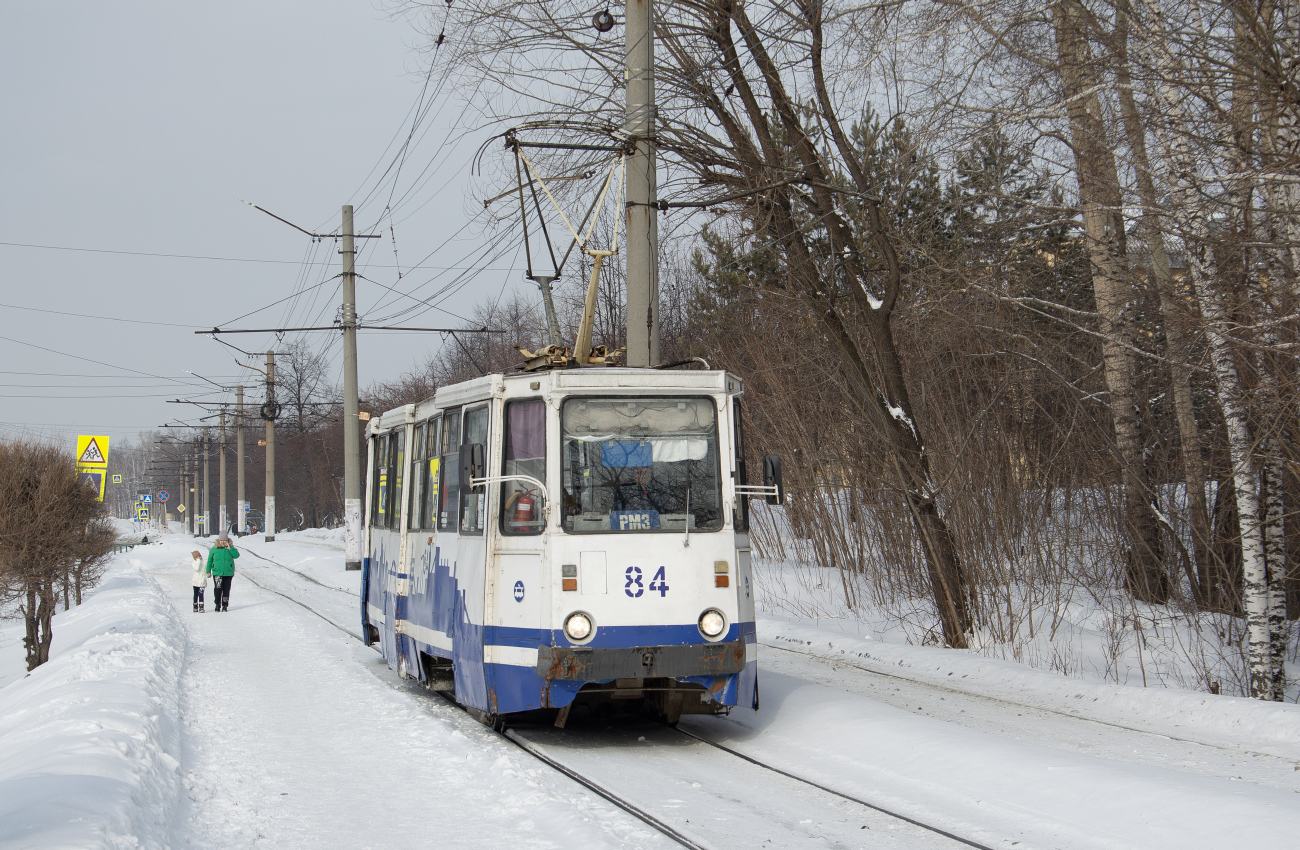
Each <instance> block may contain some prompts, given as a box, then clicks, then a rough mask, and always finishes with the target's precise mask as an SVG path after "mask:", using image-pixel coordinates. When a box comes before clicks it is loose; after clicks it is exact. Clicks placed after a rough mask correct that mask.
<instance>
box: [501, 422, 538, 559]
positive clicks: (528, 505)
mask: <svg viewBox="0 0 1300 850" xmlns="http://www.w3.org/2000/svg"><path fill="white" fill-rule="evenodd" d="M502 432H503V434H504V437H503V440H504V446H503V449H504V450H503V452H502V462H501V474H502V475H505V476H510V475H527V476H530V477H532V478H536V479H537V480H538V481H541V482H543V483H545V481H546V402H544V401H543V400H542V399H540V398H530V399H528V400H527V401H513V402H511V403H510V404H508V405H506V417H505V425H504V426H503V428H502ZM545 498H546V493H545V489H544V488H543V489H541V490H539V489H538V488H537V485H536V484H534V483H533V482H531V481H518V480H516V481H504V482H502V484H501V533H502V534H514V535H524V534H541V533H542V530H543V528H545V526H546V520H545V511H544V510H543V506H544V505H545Z"/></svg>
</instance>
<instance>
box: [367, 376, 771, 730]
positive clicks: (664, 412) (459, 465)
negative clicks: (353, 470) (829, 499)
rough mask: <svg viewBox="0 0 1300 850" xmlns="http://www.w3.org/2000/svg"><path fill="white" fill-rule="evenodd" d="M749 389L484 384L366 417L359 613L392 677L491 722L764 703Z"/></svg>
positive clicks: (502, 380)
mask: <svg viewBox="0 0 1300 850" xmlns="http://www.w3.org/2000/svg"><path fill="white" fill-rule="evenodd" d="M742 389H743V384H742V383H741V381H740V380H739V379H737V378H736V377H734V376H732V375H729V374H727V373H726V372H722V371H666V370H653V369H632V368H603V369H591V368H584V369H568V370H555V371H550V372H524V373H520V374H509V375H501V374H496V375H488V376H485V377H482V378H478V379H475V380H471V381H466V382H464V383H460V384H456V385H454V386H448V387H443V388H441V389H439V390H438V392H437V394H436V395H435V397H434V399H433V400H432V401H425V402H422V403H420V404H411V405H406V406H405V407H400V408H397V409H395V410H390V411H388V412H387V413H385V414H383V415H382V416H380V417H376V418H374V419H372V420H371V421H370V424H369V428H368V430H367V436H368V442H369V452H368V456H369V462H368V470H369V474H368V478H369V485H368V491H367V492H368V498H367V500H366V501H367V505H366V523H365V525H366V543H365V546H366V548H365V558H364V561H363V576H362V602H361V615H362V623H363V632H364V634H365V636H366V639H367V642H368V643H375V642H377V643H378V644H379V645H380V647H381V649H382V651H383V655H384V658H385V659H387V661H388V663H389V665H390V666H391V667H393V668H394V669H396V670H397V671H398V672H399V673H400V674H401V675H403V676H407V677H413V678H418V679H419V680H420V681H421V682H423V683H424V684H425V685H426V686H427V687H429V688H431V689H435V690H454V693H455V699H456V701H457V702H458V703H460V704H461V705H463V706H465V707H466V708H467V709H468V710H470V711H471V713H473V714H475V715H476V716H478V717H479V718H480V719H482V720H484V721H486V722H495V720H496V719H497V718H499V717H500V716H502V715H507V714H511V713H513V712H521V711H529V710H533V709H542V708H554V709H560V713H559V716H558V718H557V722H558V723H559V724H560V725H562V724H563V722H564V720H565V718H567V716H568V709H569V707H570V706H571V705H573V704H574V702H575V699H576V700H578V701H579V702H582V703H587V704H590V705H592V706H593V707H594V706H596V705H598V704H600V703H606V704H621V705H624V706H627V705H629V704H630V703H629V702H621V703H620V702H618V701H630V700H640V701H641V704H642V705H643V706H644V707H646V708H648V709H649V710H650V711H652V712H653V713H656V714H657V715H659V716H660V717H663V718H665V719H667V720H669V721H670V722H675V721H676V719H677V717H679V716H680V715H681V714H683V713H687V714H691V713H723V712H726V711H727V710H729V709H730V707H731V706H736V705H743V706H749V707H754V708H757V706H758V670H757V662H756V656H757V653H756V644H755V635H754V584H753V576H752V574H751V567H750V546H749V535H748V518H749V509H748V498H749V497H750V496H754V495H760V494H762V495H769V494H770V500H771V501H775V498H774V497H775V495H776V494H777V493H778V492H779V488H780V483H779V478H780V466H779V462H776V461H775V458H766V459H765V461H764V477H765V479H766V481H765V485H767V486H748V485H747V484H746V481H745V464H744V458H743V454H742V448H743V443H742V428H741V416H740V408H741V405H740V395H741V393H742Z"/></svg>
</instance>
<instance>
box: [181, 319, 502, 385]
mask: <svg viewBox="0 0 1300 850" xmlns="http://www.w3.org/2000/svg"><path fill="white" fill-rule="evenodd" d="M346 327H347V326H345V325H319V326H316V327H310V328H230V329H223V328H213V329H212V330H208V331H195V332H194V333H195V334H196V335H198V336H208V335H215V334H282V333H296V332H299V331H342V330H345V328H346ZM356 330H359V331H419V332H422V333H438V334H503V333H506V331H504V330H498V329H495V328H407V327H402V326H401V325H363V324H358V325H356ZM240 365H244V364H240ZM249 368H250V369H255V368H257V367H255V366H249ZM223 389H227V388H225V387H223Z"/></svg>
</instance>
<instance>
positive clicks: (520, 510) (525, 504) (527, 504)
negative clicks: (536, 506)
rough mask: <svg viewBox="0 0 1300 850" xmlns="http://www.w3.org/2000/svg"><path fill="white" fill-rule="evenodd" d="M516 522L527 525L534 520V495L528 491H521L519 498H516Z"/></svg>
mask: <svg viewBox="0 0 1300 850" xmlns="http://www.w3.org/2000/svg"><path fill="white" fill-rule="evenodd" d="M514 521H515V524H516V525H520V526H526V525H527V524H528V523H531V522H532V521H533V497H532V496H530V495H528V494H527V493H520V494H519V498H518V499H517V500H515V519H514Z"/></svg>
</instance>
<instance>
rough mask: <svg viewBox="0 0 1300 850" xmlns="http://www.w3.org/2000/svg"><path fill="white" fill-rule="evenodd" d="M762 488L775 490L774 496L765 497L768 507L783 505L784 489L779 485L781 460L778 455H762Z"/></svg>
mask: <svg viewBox="0 0 1300 850" xmlns="http://www.w3.org/2000/svg"><path fill="white" fill-rule="evenodd" d="M763 486H764V487H775V488H776V495H775V496H767V497H766V500H767V503H768V504H769V505H782V504H785V487H784V486H783V485H782V484H781V458H780V456H779V455H763Z"/></svg>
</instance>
